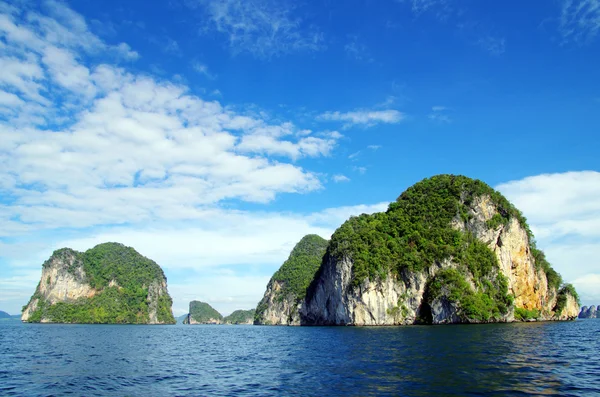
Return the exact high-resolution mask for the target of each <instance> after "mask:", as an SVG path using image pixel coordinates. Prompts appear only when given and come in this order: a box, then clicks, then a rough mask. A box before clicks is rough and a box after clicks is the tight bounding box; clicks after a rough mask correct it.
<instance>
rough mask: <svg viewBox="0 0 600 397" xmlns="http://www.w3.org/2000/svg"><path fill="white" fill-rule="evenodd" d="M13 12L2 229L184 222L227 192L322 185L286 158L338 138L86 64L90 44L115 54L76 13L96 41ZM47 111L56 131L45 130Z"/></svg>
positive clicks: (1, 80)
mask: <svg viewBox="0 0 600 397" xmlns="http://www.w3.org/2000/svg"><path fill="white" fill-rule="evenodd" d="M52 4H54V3H52ZM59 6H60V5H57V7H59ZM63 11H64V13H65V15H67V14H69V12H68V11H65V10H62V9H61V11H60V12H63ZM36 15H37V14H36ZM69 15H70V14H69ZM6 18H8V17H6V16H5V22H6V21H7V20H8V21H9V22H10V29H9V30H10V31H11V32H19V34H17V35H14V34H12V35H11V34H6V35H5V38H6V39H7V45H8V46H9V48H11V49H13V51H12V52H13V53H15V54H18V55H16V56H11V55H9V56H0V66H2V70H3V73H2V75H1V76H0V87H1V88H4V89H5V91H1V90H0V102H1V103H0V112H1V114H4V115H8V118H9V120H8V123H0V149H2V150H0V166H2V169H3V171H4V172H3V176H2V177H1V178H0V188H1V189H3V190H5V191H10V192H11V196H12V197H13V200H12V201H11V202H10V204H7V203H4V204H0V208H1V209H2V211H3V212H5V213H6V215H5V217H4V218H5V222H3V223H1V226H0V236H8V235H11V234H12V233H14V231H15V224H14V221H13V220H14V219H19V220H20V221H21V222H22V223H23V224H25V225H27V226H29V227H30V228H34V229H44V228H58V227H89V226H94V225H103V224H119V223H128V222H145V221H152V220H157V219H159V220H167V219H175V220H177V219H186V218H194V217H195V216H196V214H197V212H198V211H200V210H201V209H202V207H206V206H211V205H214V204H215V203H218V202H219V201H221V200H225V199H239V200H244V201H250V202H260V203H264V202H268V201H270V200H273V199H274V198H275V196H276V195H277V194H278V193H303V192H308V191H312V190H316V189H320V188H321V182H320V180H319V177H318V176H317V174H315V173H313V172H310V171H308V170H305V169H303V168H301V167H300V166H297V165H293V164H290V163H289V162H286V159H288V158H291V159H292V160H298V159H299V158H302V157H318V156H327V155H329V154H330V153H331V151H332V150H333V148H334V147H335V145H336V143H337V140H338V139H339V138H340V137H341V134H339V133H337V132H324V133H316V134H310V132H309V133H308V134H307V132H306V130H304V129H299V128H297V127H296V126H295V125H294V124H293V123H291V122H285V123H270V122H269V120H268V119H267V117H266V116H264V115H262V114H260V113H258V114H256V115H253V116H246V115H242V114H238V113H236V112H234V111H232V110H228V109H227V108H225V107H223V106H222V105H221V104H220V103H219V102H217V101H207V100H203V99H201V98H199V97H197V96H195V95H192V94H190V93H189V92H188V87H186V86H184V85H178V84H173V83H171V82H168V81H157V80H154V79H152V78H150V77H146V76H139V75H135V74H132V73H128V72H126V71H125V70H123V69H121V68H118V67H115V66H112V65H108V64H100V65H95V64H90V63H85V62H84V59H85V57H83V56H81V51H87V50H88V49H89V48H88V47H90V46H92V47H93V50H94V51H105V52H111V51H112V50H111V49H110V48H109V47H108V46H106V45H105V44H104V43H102V42H101V41H100V40H99V39H98V38H97V37H95V36H93V37H94V38H93V39H92V38H90V37H91V36H89V35H91V33H89V32H88V31H87V27H86V25H85V22H84V21H83V20H79V19H78V18H75V17H74V18H72V19H70V20H69V22H68V23H69V24H75V25H77V26H76V27H75V28H74V29H76V30H77V31H79V32H80V33H82V35H83V37H87V38H89V40H90V43H92V44H89V43H87V44H85V43H84V44H79V43H77V42H76V38H75V37H72V36H70V35H67V34H66V33H63V31H64V30H65V29H66V28H65V27H64V26H63V25H61V24H60V23H59V22H58V21H57V20H54V19H51V18H49V17H47V16H41V15H37V16H36V18H35V20H36V21H41V20H43V21H44V29H43V30H40V29H39V28H38V27H37V25H32V24H31V23H30V19H22V20H19V19H18V18H17V17H14V18H12V19H10V18H9V19H6ZM0 25H1V24H0ZM69 26H70V25H69ZM51 29H54V30H55V31H56V32H58V33H56V34H54V35H53V34H52V30H51ZM0 31H1V30H0ZM5 31H6V30H5ZM49 38H50V39H49ZM13 39H14V40H13ZM61 40H62V41H61ZM23 43H26V47H25V49H23ZM86 46H87V47H86ZM127 48H129V47H127ZM23 109H26V111H24V110H23ZM11 117H12V118H11ZM50 118H51V120H52V128H48V127H47V126H45V127H46V128H43V129H40V128H38V127H37V125H39V124H45V119H50ZM15 126H18V127H19V128H15ZM268 156H278V158H277V160H275V159H274V158H270V157H268Z"/></svg>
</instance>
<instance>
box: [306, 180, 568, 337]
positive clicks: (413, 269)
mask: <svg viewBox="0 0 600 397" xmlns="http://www.w3.org/2000/svg"><path fill="white" fill-rule="evenodd" d="M577 301H578V298H577V294H576V292H575V290H574V288H573V287H572V286H570V285H562V280H561V278H560V275H558V273H556V272H555V271H554V270H553V269H552V267H551V266H550V264H549V263H548V262H547V261H546V259H545V257H544V254H543V252H541V251H540V250H538V249H537V248H536V247H535V242H534V239H533V235H532V233H531V231H530V230H529V227H528V226H527V223H526V220H525V218H524V217H523V216H522V215H521V213H520V212H519V211H518V210H517V209H516V208H514V206H512V204H510V203H509V202H508V201H507V200H506V199H505V198H504V197H503V196H502V195H500V194H499V193H498V192H496V191H494V190H493V189H491V188H490V187H489V186H487V185H485V184H484V183H483V182H481V181H477V180H472V179H469V178H466V177H462V176H453V175H440V176H436V177H433V178H430V179H426V180H424V181H422V182H419V183H418V184H416V185H414V186H413V187H411V188H409V189H408V190H407V191H406V192H404V193H403V194H402V195H401V196H400V197H399V198H398V200H396V202H394V203H392V204H390V207H389V209H388V211H387V212H385V213H378V214H373V215H361V216H359V217H353V218H351V219H350V220H348V221H347V222H346V223H344V225H342V226H341V227H340V228H339V229H338V230H337V231H336V232H335V233H334V235H333V236H332V240H331V242H330V244H329V246H328V248H327V253H326V255H325V257H324V259H323V263H322V265H321V268H320V269H319V272H318V274H317V276H316V277H315V280H314V281H313V283H312V284H311V286H310V287H309V289H308V292H307V296H306V300H305V302H304V303H303V305H302V308H301V323H302V324H307V325H320V324H323V325H399V324H415V323H426V324H444V323H481V322H509V321H514V320H523V321H525V320H528V321H531V320H567V319H574V318H575V317H576V316H577V314H578V312H579V306H578V302H577Z"/></svg>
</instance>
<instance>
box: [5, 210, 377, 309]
mask: <svg viewBox="0 0 600 397" xmlns="http://www.w3.org/2000/svg"><path fill="white" fill-rule="evenodd" d="M387 204H388V203H379V204H375V205H356V206H346V207H338V208H328V209H325V210H323V211H319V212H316V213H311V214H289V213H277V212H264V213H261V212H258V213H252V212H243V211H232V210H221V209H214V208H213V209H210V210H204V211H198V213H197V214H196V216H195V217H194V218H193V219H192V220H191V221H186V222H182V223H170V224H164V223H154V224H152V225H150V226H146V227H143V226H141V225H134V226H121V227H111V228H106V229H105V230H100V231H88V232H87V233H86V236H85V237H81V236H80V235H79V233H73V234H72V236H71V237H67V238H64V237H63V238H61V237H58V236H42V237H40V239H41V240H37V241H35V242H23V243H12V244H4V245H2V244H0V256H3V257H4V259H5V260H6V261H8V262H10V263H11V264H13V266H18V268H19V269H21V270H20V271H17V272H16V275H12V276H8V277H0V301H3V300H4V301H6V302H7V306H5V307H7V310H8V309H10V307H13V308H14V309H10V310H13V311H15V312H16V311H17V310H18V309H20V307H21V306H22V305H23V304H25V303H26V300H27V299H28V298H29V296H30V295H31V293H32V291H33V290H34V288H35V285H36V284H37V282H38V281H39V274H40V272H41V266H40V265H41V264H42V263H43V261H44V260H45V259H47V258H48V256H49V255H50V254H51V253H52V251H53V250H54V249H58V248H61V247H70V248H73V249H77V250H80V251H85V250H87V249H89V248H91V247H93V246H95V245H96V244H99V243H102V242H106V241H118V242H121V243H123V244H126V245H129V246H132V247H134V248H135V249H136V250H137V251H139V252H140V253H141V254H143V255H145V256H147V257H149V258H151V259H153V260H155V261H156V262H157V263H158V264H160V265H161V267H163V269H164V270H165V273H166V275H167V278H168V279H169V291H170V293H171V295H172V297H173V299H174V301H175V303H174V310H175V311H176V314H183V313H185V309H186V306H187V304H188V303H189V301H190V300H192V299H201V300H205V301H208V302H209V303H211V304H212V303H215V305H214V306H215V307H216V308H217V309H218V310H221V311H225V312H226V311H232V310H234V309H239V308H252V307H255V305H256V303H257V302H258V301H259V300H260V298H261V297H262V294H263V293H264V290H265V287H266V284H267V281H268V279H269V278H270V277H271V275H272V274H273V273H274V272H275V271H276V270H277V268H279V266H280V265H281V263H283V261H284V260H285V259H286V258H287V256H288V255H289V253H290V251H291V249H292V248H293V247H294V245H295V244H296V243H297V242H298V241H299V240H300V239H301V238H302V237H303V236H304V235H306V234H318V235H320V236H322V237H323V238H327V239H329V238H330V237H331V234H332V233H333V232H334V230H335V229H336V228H337V227H339V226H340V225H341V224H342V223H343V222H344V221H345V220H346V219H348V218H349V217H350V216H351V215H359V214H361V213H372V212H377V211H384V210H385V209H387ZM179 274H185V281H181V279H182V278H181V277H174V276H175V275H179ZM16 280H19V284H16ZM174 280H175V281H174ZM177 280H179V281H177ZM9 284H10V285H11V288H8V286H9Z"/></svg>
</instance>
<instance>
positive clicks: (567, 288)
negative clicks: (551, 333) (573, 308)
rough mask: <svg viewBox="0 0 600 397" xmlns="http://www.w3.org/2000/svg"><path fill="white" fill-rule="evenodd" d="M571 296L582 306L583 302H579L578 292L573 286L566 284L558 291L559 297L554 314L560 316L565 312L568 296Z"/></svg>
mask: <svg viewBox="0 0 600 397" xmlns="http://www.w3.org/2000/svg"><path fill="white" fill-rule="evenodd" d="M568 295H571V296H572V297H573V298H574V299H575V300H576V301H577V303H578V304H580V305H581V301H580V300H579V295H578V294H577V291H575V287H573V285H572V284H565V285H563V286H562V288H561V289H560V290H559V291H558V295H557V297H556V306H555V307H554V312H555V313H556V314H557V315H560V314H561V312H562V311H563V310H564V308H565V306H567V296H568Z"/></svg>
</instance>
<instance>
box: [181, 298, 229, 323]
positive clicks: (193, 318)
mask: <svg viewBox="0 0 600 397" xmlns="http://www.w3.org/2000/svg"><path fill="white" fill-rule="evenodd" d="M183 323H184V324H189V325H195V324H222V323H223V316H222V315H221V314H220V313H219V312H218V311H216V310H215V309H214V308H213V307H212V306H211V305H209V304H208V303H206V302H200V301H191V302H190V312H189V314H188V316H187V318H185V319H184V320H183Z"/></svg>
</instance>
